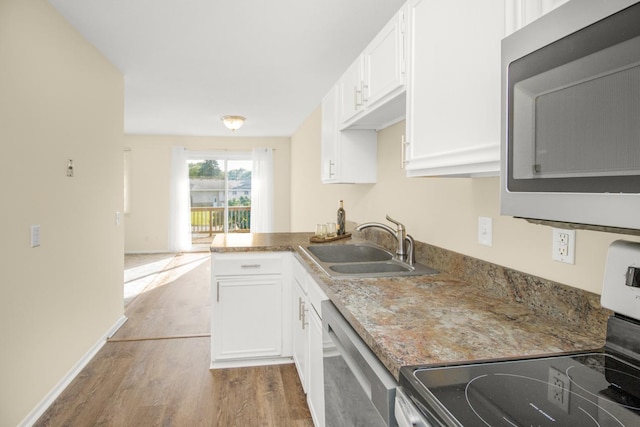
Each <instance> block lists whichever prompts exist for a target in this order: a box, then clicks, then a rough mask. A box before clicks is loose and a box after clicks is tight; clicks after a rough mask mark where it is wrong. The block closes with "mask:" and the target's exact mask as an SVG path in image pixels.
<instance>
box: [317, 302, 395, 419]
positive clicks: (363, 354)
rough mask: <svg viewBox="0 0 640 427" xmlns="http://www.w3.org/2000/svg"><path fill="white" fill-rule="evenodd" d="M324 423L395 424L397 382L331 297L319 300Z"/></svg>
mask: <svg viewBox="0 0 640 427" xmlns="http://www.w3.org/2000/svg"><path fill="white" fill-rule="evenodd" d="M322 333H323V339H324V350H323V364H324V399H325V400H324V402H325V425H326V427H378V426H380V427H386V426H394V427H395V426H397V423H396V419H395V415H394V401H395V393H396V387H397V383H396V380H395V378H393V376H392V375H391V373H389V371H388V370H387V369H386V368H385V366H384V365H383V364H382V362H380V360H378V358H377V357H376V355H375V354H373V352H372V351H371V349H370V348H369V347H368V346H367V345H366V344H365V343H364V341H362V339H361V338H360V337H359V336H358V334H357V333H356V332H355V331H354V330H353V328H352V327H351V325H349V323H348V322H347V321H346V320H345V319H344V317H342V315H341V314H340V312H339V311H338V309H336V307H335V306H334V305H333V303H331V301H323V302H322Z"/></svg>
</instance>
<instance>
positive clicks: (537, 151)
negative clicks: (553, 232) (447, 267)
mask: <svg viewBox="0 0 640 427" xmlns="http://www.w3.org/2000/svg"><path fill="white" fill-rule="evenodd" d="M501 127H502V135H501V142H502V144H501V145H502V146H501V148H502V151H501V195H500V210H501V213H502V214H503V215H511V216H516V217H523V218H533V219H541V220H550V221H561V222H570V223H579V224H588V225H596V226H606V227H617V228H629V229H640V2H639V1H638V0H634V1H630V0H571V1H569V2H568V3H566V4H564V5H562V6H560V7H558V8H557V9H555V10H553V11H551V12H550V13H549V14H547V15H545V16H543V17H541V18H539V19H538V20H536V21H534V22H532V23H531V24H529V25H527V26H525V27H524V28H522V29H520V30H518V31H516V32H515V33H513V34H511V35H510V36H508V37H506V38H505V39H504V40H503V41H502V123H501Z"/></svg>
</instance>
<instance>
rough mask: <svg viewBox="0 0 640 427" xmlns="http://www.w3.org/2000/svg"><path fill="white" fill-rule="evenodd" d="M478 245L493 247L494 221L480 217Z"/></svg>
mask: <svg viewBox="0 0 640 427" xmlns="http://www.w3.org/2000/svg"><path fill="white" fill-rule="evenodd" d="M478 243H480V244H481V245H485V246H492V245H493V220H492V219H491V218H487V217H485V216H479V217H478Z"/></svg>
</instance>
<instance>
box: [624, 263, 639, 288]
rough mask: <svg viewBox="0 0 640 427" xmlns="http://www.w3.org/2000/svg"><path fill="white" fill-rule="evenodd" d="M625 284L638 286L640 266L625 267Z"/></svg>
mask: <svg viewBox="0 0 640 427" xmlns="http://www.w3.org/2000/svg"><path fill="white" fill-rule="evenodd" d="M626 285H627V286H631V287H632V288H640V268H638V267H629V268H627V283H626Z"/></svg>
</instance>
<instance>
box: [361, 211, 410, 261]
mask: <svg viewBox="0 0 640 427" xmlns="http://www.w3.org/2000/svg"><path fill="white" fill-rule="evenodd" d="M387 221H390V222H392V223H394V224H395V225H396V229H395V230H394V229H393V228H391V227H389V226H388V225H386V224H382V223H379V222H365V223H364V224H360V225H359V226H357V227H356V230H357V231H362V230H364V229H366V228H371V227H373V228H379V229H381V230H384V231H386V232H387V233H389V234H391V235H392V236H393V237H394V238H395V239H396V255H395V258H396V259H397V260H399V261H402V262H408V263H410V264H411V265H413V263H412V262H411V261H412V258H413V239H411V240H407V232H406V229H405V227H404V225H403V224H402V223H400V222H399V221H396V220H394V219H393V218H391V217H390V216H389V215H387ZM405 242H406V243H405ZM405 244H408V245H409V249H410V252H411V254H409V253H407V250H406V249H405Z"/></svg>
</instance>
